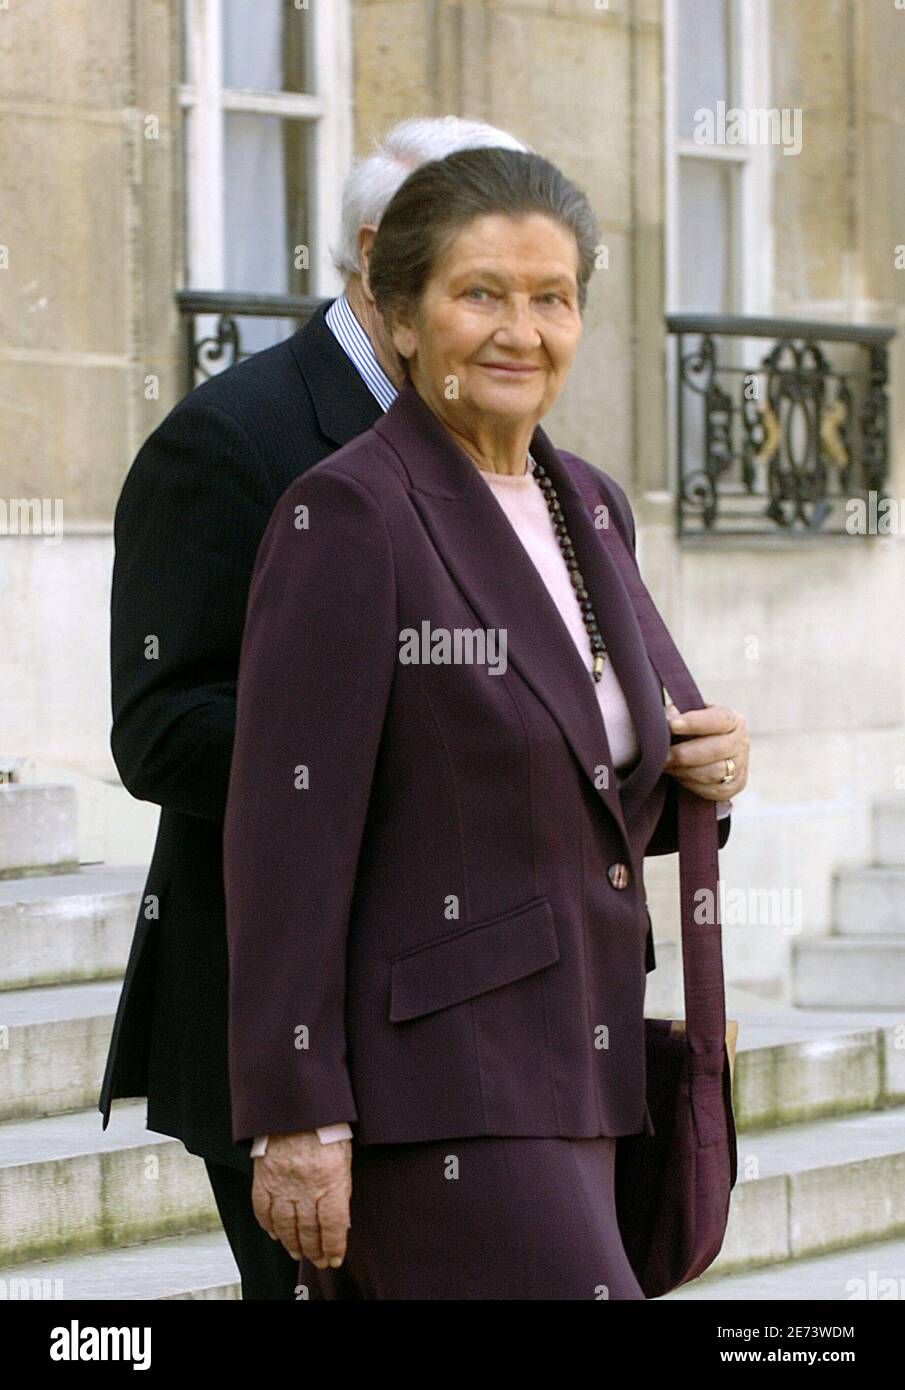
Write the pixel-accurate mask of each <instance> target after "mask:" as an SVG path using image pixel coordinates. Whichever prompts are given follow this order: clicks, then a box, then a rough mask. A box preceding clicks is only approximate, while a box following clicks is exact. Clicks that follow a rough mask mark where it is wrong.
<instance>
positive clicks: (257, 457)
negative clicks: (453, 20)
mask: <svg viewBox="0 0 905 1390" xmlns="http://www.w3.org/2000/svg"><path fill="white" fill-rule="evenodd" d="M489 144H505V145H509V146H511V147H517V148H524V147H523V146H521V145H520V143H519V142H518V141H516V140H515V139H514V138H513V137H511V136H508V135H507V134H506V133H505V132H503V131H499V130H495V129H494V128H493V127H490V126H484V125H481V124H480V123H476V122H470V121H459V120H457V119H456V118H453V117H444V118H441V119H438V120H420V119H419V120H414V121H406V122H402V123H401V124H400V125H399V126H396V127H394V129H393V130H392V131H390V132H389V133H388V135H387V136H386V137H385V138H384V141H383V142H382V145H381V147H380V148H379V149H378V151H377V152H376V153H375V154H374V155H372V156H370V157H369V159H368V160H365V161H362V163H361V164H360V165H358V166H356V168H355V169H354V170H353V171H352V174H351V175H350V177H349V179H348V180H347V186H346V190H345V194H344V219H343V220H344V244H343V247H342V248H341V252H340V255H339V256H338V257H337V264H338V265H339V266H340V268H341V269H342V270H343V272H344V273H345V275H346V277H347V284H346V289H345V293H344V294H343V295H342V296H340V297H339V298H338V299H337V300H335V301H332V302H330V303H325V304H323V305H321V306H320V308H319V309H318V310H317V311H316V312H315V314H314V315H313V317H312V318H311V319H310V320H309V322H308V323H307V324H306V325H305V326H304V327H303V328H301V329H300V330H299V331H298V332H296V333H295V334H294V335H293V336H292V337H291V338H289V339H288V340H287V341H286V342H283V343H280V344H278V345H277V346H276V347H273V348H269V349H267V350H266V351H264V352H261V353H258V354H256V355H255V356H254V357H251V358H249V359H248V360H247V361H245V362H242V363H240V364H238V365H236V366H234V367H231V368H229V369H228V370H227V371H225V372H223V373H221V374H220V375H218V376H215V377H213V378H212V379H211V380H209V381H207V382H205V383H204V384H203V385H201V386H199V387H198V388H197V389H196V390H194V391H192V392H191V393H190V394H189V395H188V396H187V397H186V398H185V399H184V400H182V401H180V402H179V404H178V405H177V406H176V407H175V408H174V409H173V410H172V411H171V413H170V414H169V415H168V416H167V418H166V419H165V420H164V421H163V423H162V424H161V425H160V426H159V427H158V428H157V429H156V430H155V431H154V433H153V434H152V435H151V436H150V438H149V439H148V440H147V442H146V443H145V444H144V445H143V447H142V449H141V450H140V452H139V453H138V455H137V457H136V459H135V462H134V463H133V465H132V467H131V469H130V471H129V473H128V476H127V477H126V480H125V483H124V486H123V489H122V493H121V496H120V499H119V502H118V505H117V509H116V518H115V527H114V538H115V547H116V558H115V564H114V571H113V588H112V601H111V646H110V654H111V674H112V704H113V727H112V732H111V747H112V751H113V756H114V759H115V762H116V766H117V768H118V770H119V773H120V776H121V778H122V781H123V784H124V786H125V787H126V788H127V789H128V790H129V791H130V792H131V793H132V795H133V796H135V797H137V798H138V799H139V800H142V801H152V802H155V803H156V804H157V805H159V806H160V807H161V816H160V824H159V828H158V833H157V839H156V843H155V846H154V854H153V858H152V862H151V866H150V870H149V873H148V879H147V884H146V886H145V893H144V896H143V899H142V904H141V908H140V911H139V916H138V921H137V925H136V931H135V937H134V940H133V943H132V950H131V953H130V957H129V962H128V966H127V970H126V976H125V980H124V984H123V990H122V994H121V997H120V1002H119V1008H118V1010H117V1015H116V1020H115V1023H114V1028H113V1037H112V1041H111V1045H110V1052H109V1056H108V1059H107V1067H106V1072H105V1075H104V1080H103V1086H102V1090H101V1095H100V1099H99V1109H100V1110H101V1113H102V1114H103V1117H104V1128H106V1126H107V1124H108V1122H109V1119H110V1111H111V1105H112V1102H113V1100H114V1099H116V1098H121V1097H131V1096H147V1098H148V1112H147V1113H148V1127H149V1128H150V1129H152V1130H154V1131H156V1132H159V1133H162V1134H170V1135H174V1136H175V1137H177V1138H179V1139H181V1140H182V1142H183V1144H184V1145H185V1147H186V1148H187V1149H188V1150H189V1151H190V1152H191V1153H195V1154H199V1155H201V1156H202V1157H203V1158H204V1159H205V1161H206V1165H207V1170H208V1174H209V1177H210V1180H211V1185H212V1188H213V1192H214V1196H215V1199H216V1202H217V1207H218V1210H219V1212H220V1216H221V1219H222V1221H223V1225H224V1229H225V1230H226V1234H227V1237H228V1239H229V1242H230V1246H231V1248H232V1250H233V1254H234V1256H235V1258H236V1262H237V1264H238V1266H239V1271H240V1274H241V1279H242V1293H243V1297H244V1298H264V1299H292V1298H293V1297H294V1295H295V1286H296V1280H297V1262H296V1261H295V1260H294V1259H292V1258H291V1257H290V1255H289V1254H288V1253H287V1252H286V1250H284V1248H283V1246H282V1245H281V1244H280V1243H279V1242H277V1241H272V1240H271V1238H270V1237H269V1236H268V1235H267V1233H266V1232H265V1231H264V1230H263V1229H262V1228H261V1227H260V1226H259V1225H258V1223H257V1221H256V1219H255V1215H254V1212H253V1210H252V1205H251V1186H252V1173H253V1160H252V1158H251V1157H250V1153H249V1149H250V1145H249V1144H248V1143H247V1142H246V1143H244V1144H235V1143H234V1142H233V1140H232V1125H231V1111H230V1096H229V1075H228V1060H227V1059H228V1051H227V998H228V994H227V941H226V909H225V902H224V891H223V862H222V835H223V817H224V812H225V806H226V793H227V786H228V782H229V772H230V760H231V755H232V747H233V736H234V731H235V714H236V683H237V676H238V665H239V652H240V647H241V640H242V630H243V623H244V617H245V607H246V602H247V597H248V588H249V583H250V579H251V572H252V568H253V565H254V560H255V555H256V553H257V549H258V545H259V543H260V540H261V537H262V536H263V534H264V530H265V527H266V525H267V522H268V520H269V518H270V515H271V512H272V510H273V508H274V506H275V504H276V502H277V500H278V499H279V497H280V496H281V494H282V493H283V492H284V491H285V489H286V488H287V487H288V486H289V484H290V483H291V482H292V481H293V480H294V479H295V478H296V477H298V475H299V474H301V473H304V472H305V471H306V470H307V469H309V468H311V467H312V466H313V465H314V464H316V463H318V462H319V461H320V460H321V459H323V458H325V457H327V455H329V454H331V453H333V452H334V450H336V449H337V448H339V447H340V446H341V445H343V444H346V443H348V442H349V441H350V440H352V439H354V438H355V437H356V436H358V435H359V434H361V433H363V432H364V431H365V430H367V429H369V428H370V427H371V425H373V424H374V422H375V420H377V419H378V418H379V417H380V415H381V414H382V412H383V410H384V409H385V408H386V407H387V406H388V405H389V403H390V400H391V399H392V396H393V395H394V394H395V389H396V387H398V386H400V385H401V384H402V381H403V374H402V372H401V371H400V369H399V367H398V364H397V362H396V360H395V354H394V352H393V349H392V346H391V344H390V343H389V340H388V339H387V338H386V336H385V335H384V334H383V332H382V327H381V322H380V319H379V316H378V315H377V314H376V312H375V310H374V306H373V301H372V300H371V299H370V297H369V295H368V292H367V289H366V269H367V256H368V252H369V249H370V245H371V242H372V240H373V236H374V232H375V230H376V226H377V223H378V222H379V219H380V213H381V212H382V208H383V207H385V206H386V204H387V203H388V202H389V200H390V198H391V197H392V195H393V193H394V192H395V189H396V187H398V185H399V184H401V183H402V182H403V180H404V178H405V177H406V176H407V174H408V173H409V172H410V171H411V169H412V168H413V167H415V165H416V164H418V163H421V162H423V161H424V160H426V159H430V158H440V157H443V156H444V155H446V154H449V153H451V152H452V151H453V150H454V149H462V148H468V147H474V146H477V145H489ZM375 170H377V171H379V174H380V176H381V179H382V186H381V193H380V199H379V202H380V204H381V206H375V204H374V201H373V188H374V174H375ZM369 198H370V201H369ZM356 253H357V254H356ZM360 271H364V272H365V278H364V280H363V279H362V275H361V274H360V273H359V272H360ZM673 847H674V846H673ZM320 1137H321V1142H327V1137H326V1136H325V1135H323V1134H322V1135H321V1136H320ZM332 1137H334V1138H335V1137H338V1136H335V1135H334V1136H332Z"/></svg>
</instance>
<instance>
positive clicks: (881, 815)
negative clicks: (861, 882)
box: [871, 796, 905, 866]
mask: <svg viewBox="0 0 905 1390" xmlns="http://www.w3.org/2000/svg"><path fill="white" fill-rule="evenodd" d="M871 813H872V826H871V829H872V838H873V849H874V863H875V864H886V865H899V866H905V796H881V797H877V798H876V800H875V801H874V803H873V806H872V808H871Z"/></svg>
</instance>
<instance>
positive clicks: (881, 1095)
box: [730, 1009, 905, 1132]
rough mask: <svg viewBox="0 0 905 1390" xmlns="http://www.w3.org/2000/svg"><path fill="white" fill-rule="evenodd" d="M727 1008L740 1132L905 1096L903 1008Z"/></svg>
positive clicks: (900, 1099)
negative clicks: (733, 1029)
mask: <svg viewBox="0 0 905 1390" xmlns="http://www.w3.org/2000/svg"><path fill="white" fill-rule="evenodd" d="M730 1012H731V1011H730ZM733 1016H735V1017H737V1018H738V1023H739V1032H738V1044H737V1052H736V1065H735V1072H734V1076H733V1088H732V1092H733V1110H734V1114H735V1121H736V1128H737V1129H738V1131H739V1132H741V1131H743V1130H749V1129H767V1128H770V1127H772V1126H774V1125H787V1124H793V1123H800V1122H803V1121H805V1120H816V1119H820V1118H822V1117H824V1116H832V1115H842V1114H846V1113H849V1112H853V1111H859V1110H873V1109H875V1108H877V1107H878V1106H884V1107H885V1106H889V1105H894V1104H905V1045H903V1044H905V1012H899V1013H891V1012H864V1013H856V1014H854V1015H853V1014H850V1013H838V1014H837V1013H832V1012H830V1011H828V1010H823V1009H814V1010H782V1011H776V1012H775V1013H754V1014H744V1013H741V1012H737V1013H735V1014H734V1015H733Z"/></svg>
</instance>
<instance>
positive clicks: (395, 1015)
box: [223, 386, 728, 1143]
mask: <svg viewBox="0 0 905 1390" xmlns="http://www.w3.org/2000/svg"><path fill="white" fill-rule="evenodd" d="M531 451H532V453H533V455H534V457H535V458H536V459H538V460H539V461H540V462H541V463H542V464H543V465H544V466H545V468H546V469H547V470H548V472H549V473H550V475H551V476H552V478H553V480H554V483H555V485H556V489H557V492H558V494H559V498H560V501H561V504H562V508H563V511H564V513H565V516H566V520H567V523H568V527H569V530H570V533H571V535H572V539H573V542H574V544H575V548H576V551H577V552H578V558H579V562H580V565H581V569H582V573H583V575H584V580H585V584H586V586H587V588H588V591H589V593H590V595H591V597H592V599H593V601H594V605H595V608H596V611H597V614H598V618H599V621H600V623H601V627H602V630H603V635H604V640H605V641H606V644H607V648H608V652H609V659H610V660H612V662H613V663H614V666H615V669H616V674H617V675H618V677H619V680H620V682H621V685H622V688H623V691H624V693H625V696H626V700H627V701H628V704H629V708H630V709H631V711H632V717H633V720H634V723H635V727H636V731H637V735H638V741H639V745H640V755H639V758H638V760H637V762H636V763H635V765H634V766H633V767H632V769H631V770H630V771H629V772H628V775H627V776H626V777H625V779H624V781H623V782H622V783H621V786H619V787H618V789H617V777H616V775H615V774H614V771H613V768H612V764H611V760H610V751H609V747H608V745H607V737H606V731H605V728H604V725H603V721H602V720H601V718H600V711H599V707H598V705H597V700H596V696H595V693H594V686H593V682H592V681H591V679H590V677H589V674H588V672H587V671H586V670H585V669H584V668H583V666H582V664H581V661H580V658H579V656H578V653H577V651H576V649H575V646H574V644H573V642H572V639H571V637H570V636H569V634H568V632H567V630H566V628H565V626H564V624H563V622H562V620H561V618H560V616H559V613H558V612H557V610H556V607H555V605H554V603H553V600H552V599H551V597H550V595H549V593H548V592H547V589H546V587H545V585H544V583H543V581H542V579H541V578H540V576H539V574H538V573H537V571H536V569H535V568H534V565H533V563H532V561H531V560H530V558H529V557H528V555H527V554H526V552H525V550H524V549H523V547H522V545H521V542H520V541H519V539H518V537H517V536H516V534H515V532H514V531H513V529H512V527H511V526H510V523H509V521H508V520H507V518H506V516H505V515H504V513H503V512H502V510H501V508H500V506H499V504H498V503H497V501H496V499H495V498H494V496H493V494H492V493H491V491H490V489H489V488H488V487H486V486H485V484H484V482H483V480H482V479H481V478H480V477H479V476H478V475H477V469H476V466H475V464H474V463H473V462H472V460H471V459H470V458H469V457H468V456H467V455H466V454H464V453H463V452H462V451H461V450H460V449H459V448H458V446H457V445H456V444H455V442H454V441H453V439H452V438H451V436H450V435H449V433H448V432H447V431H446V429H445V428H444V427H443V425H442V424H441V423H440V422H439V420H438V419H437V418H436V416H435V415H434V414H433V412H432V411H431V410H430V409H429V408H428V406H427V405H426V404H425V403H424V401H423V400H422V399H421V398H420V396H419V395H418V394H417V392H416V391H415V390H414V388H413V387H411V386H406V387H405V388H404V389H403V390H402V391H401V392H400V394H399V396H398V397H397V399H396V400H395V401H394V403H393V405H392V406H391V407H390V409H389V410H388V411H387V413H386V414H385V415H384V416H383V417H382V418H381V419H379V420H378V421H377V422H376V424H375V425H374V426H373V428H371V429H369V430H367V431H366V432H365V433H364V434H362V435H360V436H359V437H358V438H357V439H355V440H353V441H352V442H351V443H349V444H347V445H345V446H344V447H343V448H341V449H340V450H339V451H338V452H337V453H334V454H332V455H331V456H330V457H329V458H327V459H325V460H324V461H323V462H321V463H319V464H317V465H316V466H315V467H313V468H311V469H309V470H308V471H307V472H306V473H304V474H302V475H301V476H300V477H299V478H297V479H296V480H295V481H294V482H293V483H292V484H291V485H290V486H289V487H288V488H287V490H286V491H285V493H284V494H283V495H282V497H281V498H280V501H279V502H278V503H277V506H276V508H275V510H274V512H273V515H272V516H271V519H270V521H269V524H268V527H267V530H266V532H265V534H264V537H263V540H262V542H261V545H260V549H259V550H258V553H257V559H256V563H255V569H254V574H253V578H252V584H251V590H250V596H249V605H248V613H247V619H246V627H245V632H244V637H243V643H242V652H241V661H240V669H239V687H238V709H237V724H236V736H235V745H234V753H233V762H232V770H231V775H230V783H229V795H228V800H227V809H226V820H225V826H224V841H223V849H224V877H225V887H226V908H227V929H228V939H229V962H230V990H229V999H230V1016H229V1049H230V1050H229V1065H230V1085H231V1096H232V1113H233V1138H234V1140H236V1141H238V1140H243V1139H248V1138H250V1137H252V1136H253V1135H256V1134H264V1133H277V1132H287V1131H297V1130H308V1129H313V1128H315V1127H316V1126H318V1125H325V1124H331V1123H334V1122H337V1121H340V1120H344V1119H345V1120H349V1121H352V1122H353V1123H354V1124H355V1135H356V1140H357V1142H359V1143H393V1142H405V1141H415V1140H429V1139H442V1138H452V1137H455V1136H467V1135H532V1136H536V1137H542V1136H554V1135H558V1136H561V1137H576V1138H578V1137H592V1136H595V1135H601V1134H607V1135H619V1134H635V1133H638V1132H640V1131H642V1130H643V1129H644V1128H646V1127H647V1124H648V1117H647V1107H646V1102H645V1055H644V1024H643V1009H644V990H645V981H646V974H645V946H646V942H647V937H648V932H649V927H650V919H649V916H648V913H647V908H646V899H645V891H644V881H643V867H644V855H645V852H648V853H649V852H650V851H651V847H652V844H653V841H654V839H655V838H656V836H657V835H658V834H659V835H660V836H661V837H662V834H663V831H664V824H665V818H666V816H667V814H668V810H667V801H668V792H669V788H670V785H672V786H673V788H674V787H675V783H674V782H673V779H672V778H671V777H670V776H669V775H668V774H666V773H664V772H663V770H662V769H663V764H664V763H665V761H666V757H667V754H668V750H669V743H670V735H669V728H668V725H667V722H666V717H665V714H664V709H663V692H662V688H661V686H660V683H659V681H658V679H657V676H656V674H655V672H654V669H653V667H652V666H651V664H650V661H649V659H648V656H647V653H646V651H645V648H644V643H643V640H642V637H641V633H640V630H639V627H638V623H637V620H636V618H635V614H634V611H633V608H632V605H631V602H630V600H629V597H628V594H627V592H626V590H625V587H624V585H623V583H622V581H621V579H620V577H619V575H618V572H617V570H616V568H615V565H614V563H613V561H612V559H611V558H610V555H609V553H608V550H607V548H606V545H605V544H604V542H603V540H602V539H601V536H600V534H599V533H598V532H597V531H596V530H595V527H594V524H593V521H592V519H591V516H590V514H589V512H588V510H587V508H586V505H585V503H584V502H583V500H582V498H581V497H580V495H579V493H578V491H577V489H576V486H575V483H574V481H573V479H574V477H575V476H576V475H577V473H578V470H582V471H584V473H585V474H586V475H588V476H589V477H590V478H592V480H593V482H594V486H595V488H596V490H597V492H598V493H599V496H600V500H601V502H602V503H605V504H606V505H607V506H608V507H609V509H610V516H611V521H612V522H614V523H615V524H616V525H617V526H618V527H619V528H620V530H621V531H622V534H623V536H624V539H625V541H626V544H627V545H628V546H629V548H630V549H631V548H632V547H633V542H634V523H633V520H632V516H631V510H630V508H629V505H628V502H627V500H626V498H625V494H624V493H623V492H622V490H621V488H619V486H618V484H616V483H615V482H614V481H613V480H612V479H610V478H608V477H607V476H606V475H605V474H601V473H599V472H598V471H597V470H596V469H594V468H592V467H591V466H590V465H589V464H587V463H585V462H583V461H582V460H581V459H577V458H575V457H573V456H571V455H568V454H565V453H562V452H559V451H557V450H556V449H555V448H554V447H553V445H552V443H551V442H550V440H549V438H548V437H547V435H546V434H545V433H544V431H543V430H542V429H540V428H539V427H538V428H537V429H536V431H535V433H534V436H533V438H532V440H531ZM306 509H307V510H306ZM425 623H428V624H429V625H430V628H429V630H430V631H431V632H434V631H436V630H437V629H445V630H447V631H448V632H450V633H454V632H455V631H456V630H457V629H458V630H460V631H461V630H469V631H474V630H475V629H493V630H495V631H496V632H500V630H502V629H504V630H505V633H506V667H505V671H503V672H502V673H500V672H496V673H493V672H492V670H491V669H490V667H489V666H488V665H487V664H476V663H473V662H472V663H470V662H468V661H460V663H459V664H433V663H430V662H428V661H425V662H423V664H422V663H417V664H416V663H412V662H405V661H403V660H401V659H400V652H401V650H402V641H401V634H402V632H403V630H404V629H414V630H415V631H416V632H417V633H419V634H420V633H422V632H423V631H424V628H423V627H422V624H425ZM423 650H424V649H423V648H422V652H423ZM428 654H429V653H428ZM671 800H673V801H674V800H675V797H674V796H673V797H672V798H671ZM723 833H724V834H728V823H727V824H726V828H725V831H724V832H723ZM722 839H723V835H721V840H722ZM676 847H677V846H676V844H675V841H673V842H672V843H670V844H665V845H664V844H663V843H662V840H661V844H660V846H659V849H658V852H664V851H669V850H673V849H675V848H676Z"/></svg>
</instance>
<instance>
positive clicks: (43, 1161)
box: [0, 1101, 220, 1269]
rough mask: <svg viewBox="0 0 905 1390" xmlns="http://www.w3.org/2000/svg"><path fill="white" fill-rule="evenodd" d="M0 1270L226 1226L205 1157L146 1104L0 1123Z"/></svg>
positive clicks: (117, 1105) (124, 1105) (123, 1105)
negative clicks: (106, 1113)
mask: <svg viewBox="0 0 905 1390" xmlns="http://www.w3.org/2000/svg"><path fill="white" fill-rule="evenodd" d="M0 1212H2V1221H0V1266H2V1267H3V1268H4V1269H5V1268H6V1267H8V1266H13V1265H17V1264H22V1263H25V1262H26V1261H33V1260H40V1259H47V1258H51V1257H52V1258H54V1259H57V1258H61V1257H62V1256H64V1255H68V1254H76V1253H79V1252H85V1251H89V1250H98V1249H110V1248H114V1247H118V1246H122V1245H134V1244H136V1243H137V1242H139V1241H145V1240H153V1239H158V1238H162V1237H164V1236H176V1235H187V1234H190V1233H194V1232H201V1231H211V1230H217V1229H219V1228H220V1222H219V1217H218V1214H217V1207H216V1204H215V1202H214V1198H213V1193H212V1192H211V1189H210V1184H209V1182H208V1178H207V1171H206V1169H205V1166H204V1162H203V1160H202V1159H200V1158H197V1157H195V1156H194V1155H193V1154H188V1153H186V1151H185V1149H184V1148H183V1147H182V1144H181V1143H180V1142H179V1141H178V1139H171V1138H169V1137H167V1136H166V1135H162V1134H154V1133H152V1132H151V1131H149V1130H148V1129H147V1127H146V1124H145V1103H144V1101H127V1102H119V1103H117V1104H116V1105H115V1106H114V1109H113V1114H112V1116H111V1119H110V1124H109V1126H108V1128H107V1129H106V1130H103V1129H102V1128H101V1116H100V1114H99V1112H98V1111H97V1110H86V1111H79V1112H78V1113H76V1114H73V1115H55V1116H52V1117H50V1118H47V1119H41V1120H11V1121H7V1123H5V1124H2V1125H0Z"/></svg>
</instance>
